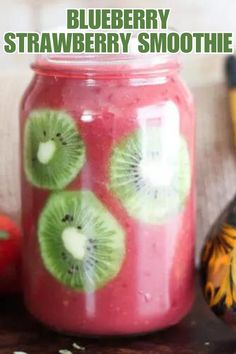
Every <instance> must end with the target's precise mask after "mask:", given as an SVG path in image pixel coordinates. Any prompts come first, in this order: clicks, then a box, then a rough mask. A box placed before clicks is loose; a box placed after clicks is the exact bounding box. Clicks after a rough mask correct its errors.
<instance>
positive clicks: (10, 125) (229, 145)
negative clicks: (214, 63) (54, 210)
mask: <svg viewBox="0 0 236 354" xmlns="http://www.w3.org/2000/svg"><path fill="white" fill-rule="evenodd" d="M30 75H31V74H30V71H29V72H28V73H26V74H22V75H20V74H17V75H14V76H13V75H1V76H0V153H1V155H0V156H1V169H0V210H1V211H5V212H6V213H8V214H10V215H11V216H13V217H14V218H16V219H17V220H18V216H19V212H20V186H19V179H20V175H19V138H18V136H19V134H18V130H19V124H18V109H19V102H20V99H21V96H22V94H23V92H24V90H25V88H26V86H27V84H28V82H29V80H30V77H31V76H30ZM192 91H193V94H194V97H195V102H196V122H197V139H196V147H197V178H196V180H197V216H198V218H197V259H198V257H199V252H200V249H201V246H202V243H203V240H204V238H205V235H206V234H207V232H208V230H209V227H210V225H211V224H212V223H213V222H214V221H215V219H216V218H217V216H218V215H219V213H220V212H221V211H222V209H223V208H224V207H225V205H226V204H227V203H228V201H229V200H230V199H231V198H232V197H233V195H234V193H235V190H236V147H235V146H234V145H233V135H232V134H233V133H232V126H231V121H230V118H229V113H228V102H227V91H226V88H225V85H224V83H217V84H212V85H211V84H207V85H206V84H205V85H202V86H197V87H196V86H195V87H192Z"/></svg>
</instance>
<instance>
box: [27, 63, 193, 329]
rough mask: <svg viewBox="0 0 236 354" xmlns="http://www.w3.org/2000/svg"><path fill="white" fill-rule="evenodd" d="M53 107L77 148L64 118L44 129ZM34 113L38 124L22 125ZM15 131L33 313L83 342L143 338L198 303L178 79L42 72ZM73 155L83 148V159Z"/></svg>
mask: <svg viewBox="0 0 236 354" xmlns="http://www.w3.org/2000/svg"><path fill="white" fill-rule="evenodd" d="M32 112H33V113H32ZM34 112H36V113H34ZM50 112H51V113H50ZM58 112H63V113H62V115H63V114H66V115H68V117H70V120H71V122H72V121H73V124H74V128H75V129H77V130H78V132H79V136H80V138H81V141H82V142H83V143H82V144H81V142H80V144H79V143H78V144H77V145H76V142H75V141H76V134H78V133H75V132H74V133H73V132H71V131H70V130H69V128H70V129H72V127H68V125H63V124H64V123H63V122H61V121H59V120H57V121H56V120H55V124H54V127H56V128H55V129H54V130H53V124H51V123H50V124H51V126H50V127H48V130H47V122H46V123H45V121H46V119H47V117H49V116H50V117H51V118H48V121H49V120H50V119H51V120H52V122H53V118H52V116H53V115H58V114H59V113H58ZM40 114H41V115H42V116H43V115H46V116H47V117H46V118H45V117H43V118H42V120H41V121H42V122H40V119H41V118H40ZM37 115H38V116H39V118H38V119H39V120H38V121H36V120H35V122H39V124H38V126H37V125H36V128H35V126H33V127H32V125H30V124H28V123H27V122H29V121H30V120H33V119H36V118H37V117H36V116H37ZM35 117H36V118H35ZM68 117H66V118H65V119H69V118H68ZM44 118H45V119H44ZM62 119H64V118H63V117H62ZM27 124H28V126H27ZM40 124H41V125H40ZM50 124H49V123H48V125H50ZM68 124H69V123H68ZM45 127H46V128H45ZM21 128H22V129H21V131H22V139H21V140H22V150H24V155H25V156H24V158H23V159H22V201H23V229H24V282H25V303H26V305H27V308H28V309H29V310H30V312H31V313H32V314H33V315H34V316H35V317H36V318H37V319H38V320H40V321H41V322H42V323H44V324H46V325H47V326H50V327H52V328H54V329H56V330H58V331H63V332H66V333H74V334H86V335H126V334H127V335H128V334H140V333H147V332H150V331H155V330H158V329H163V328H166V327H168V326H171V325H174V324H176V323H177V322H179V321H180V320H181V319H182V318H183V317H184V316H185V315H186V313H187V312H188V311H189V309H190V307H191V304H192V301H193V289H194V285H193V271H194V230H195V209H194V119H193V107H192V101H191V97H190V96H189V93H188V91H187V90H186V88H185V87H184V85H183V84H182V83H181V82H180V80H179V78H177V77H175V76H172V75H170V76H169V77H166V78H165V80H160V78H157V79H147V81H146V82H144V80H141V81H140V82H139V81H137V83H136V84H135V78H132V77H130V78H122V77H120V78H112V77H110V78H109V77H106V76H104V77H100V78H99V79H91V78H90V79H80V78H78V77H76V76H74V75H65V76H63V75H57V74H55V73H54V72H53V70H52V71H51V72H50V71H48V72H47V73H46V74H42V73H37V74H36V76H35V77H34V79H33V81H32V83H31V85H30V87H29V88H28V90H27V92H26V94H25V97H24V100H23V103H22V109H21ZM59 128H60V129H61V130H60V131H59V130H58V131H57V129H59ZM74 128H73V129H74ZM35 129H38V130H37V131H36V130H35ZM41 130H42V131H41ZM26 131H27V133H26ZM32 131H33V133H30V132H32ZM49 131H50V134H49V133H48V132H49ZM52 132H53V134H52ZM64 132H65V133H64ZM27 134H29V135H30V134H31V137H30V138H29V137H28V135H27ZM63 134H64V136H63ZM49 135H50V136H49ZM61 135H62V137H61ZM38 136H39V137H38ZM180 137H181V138H180ZM57 138H58V139H59V140H58V141H57V140H55V139H57ZM72 138H73V139H75V141H74V143H73V144H74V145H73V144H72V142H71V140H70V139H72ZM25 139H29V141H30V142H29V141H28V142H25ZM30 139H31V140H30ZM63 139H64V140H63ZM180 141H181V142H180ZM59 144H61V145H60V149H59V148H58V151H56V149H57V147H58V146H59ZM34 145H36V146H34ZM64 147H65V148H67V149H69V148H70V149H71V150H68V151H69V154H68V155H66V152H64V150H63V149H64ZM73 148H74V149H75V148H77V149H83V152H82V153H81V151H80V153H79V154H80V159H78V158H77V157H76V156H78V154H77V155H76V154H74V155H73ZM28 150H30V152H29V151H28ZM32 151H35V152H34V153H35V154H36V155H35V156H34V155H33V153H32ZM55 151H56V152H55ZM168 151H170V152H168ZM63 153H64V155H63ZM60 154H61V155H60ZM160 155H161V156H162V157H160ZM58 156H59V157H58ZM62 156H64V160H62V159H61V163H60V158H61V157H62ZM140 156H141V157H140ZM72 158H74V160H73V161H72ZM27 159H32V163H29V161H28V160H27ZM57 159H59V160H58V161H59V162H58V161H57ZM36 160H37V161H36ZM66 160H68V164H70V165H71V166H72V165H73V166H72V167H71V166H69V167H71V172H70V174H71V180H69V178H68V179H67V177H66V172H67V170H66V166H64V163H66ZM27 161H28V162H27ZM35 161H36V162H35ZM25 164H26V165H27V164H28V166H25ZM75 165H76V166H77V167H76V168H74V166H75ZM40 166H42V169H41V170H40ZM173 166H174V167H173ZM53 168H55V169H56V170H54V172H55V171H56V172H55V173H52V174H51V175H50V178H51V180H50V183H49V173H51V169H53ZM43 169H44V170H43ZM41 171H43V172H42V173H41ZM76 171H77V173H76ZM173 171H174V172H173ZM173 174H176V175H175V176H173ZM62 177H63V178H62ZM66 179H67V181H68V182H69V183H66V182H65V180H66ZM53 183H54V184H55V186H56V187H55V188H54V189H55V190H53V187H51V186H52V185H53ZM40 185H41V186H42V188H41V187H40ZM58 190H63V191H58ZM60 198H62V199H63V203H62V202H61V199H60ZM48 200H49V202H48ZM80 204H81V205H82V207H81V205H80ZM53 208H54V209H53ZM57 208H58V210H57ZM67 208H68V209H70V210H72V209H73V210H74V211H73V213H72V214H73V215H71V214H70V213H68V212H67ZM62 210H65V213H64V214H63V218H61V215H62V214H60V213H61V211H62ZM77 211H78V212H77ZM59 214H60V216H59V221H60V223H61V224H60V225H59V221H58V220H57V217H58V215H59ZM74 219H76V222H75V221H74ZM94 223H97V224H96V225H94ZM65 224H66V227H65V226H64V225H65ZM103 233H104V235H105V236H104V237H103V235H102V234H103ZM56 242H58V244H57V243H56ZM89 242H91V245H92V248H91V247H89V246H88V243H89ZM99 242H100V243H99ZM59 243H60V244H59ZM63 247H64V250H63V251H61V250H62V248H63ZM57 249H58V250H59V251H58V254H57ZM88 254H89V256H88ZM60 257H61V258H60ZM86 257H87V258H86ZM89 257H90V258H89ZM99 257H100V258H99ZM68 259H69V260H68ZM63 262H64V263H63ZM73 262H74V263H73Z"/></svg>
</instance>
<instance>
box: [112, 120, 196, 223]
mask: <svg viewBox="0 0 236 354" xmlns="http://www.w3.org/2000/svg"><path fill="white" fill-rule="evenodd" d="M109 174H110V189H111V190H112V191H113V193H114V194H115V195H116V196H117V197H118V198H119V199H120V201H121V202H122V203H123V205H124V207H125V208H126V210H127V212H128V213H129V215H130V216H132V217H133V218H136V219H139V220H140V221H143V222H147V223H151V224H161V223H164V222H165V221H166V220H167V219H168V218H170V217H171V216H172V215H173V214H175V213H177V212H178V211H179V210H180V209H181V208H182V206H183V205H184V203H185V200H186V198H187V196H188V194H189V190H190V184H191V168H190V159H189V154H188V147H187V143H186V141H185V140H184V138H183V137H182V136H180V135H174V134H173V133H170V134H169V136H168V134H167V132H166V129H164V128H161V127H150V128H146V129H145V130H142V129H138V130H136V131H135V132H133V133H132V134H130V135H128V136H126V137H124V138H123V139H122V140H121V141H120V142H118V143H117V144H116V145H115V146H114V147H113V150H112V155H111V160H110V167H109Z"/></svg>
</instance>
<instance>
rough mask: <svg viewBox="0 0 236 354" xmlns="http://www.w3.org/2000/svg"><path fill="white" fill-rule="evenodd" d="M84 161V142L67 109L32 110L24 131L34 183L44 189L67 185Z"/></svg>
mask: <svg viewBox="0 0 236 354" xmlns="http://www.w3.org/2000/svg"><path fill="white" fill-rule="evenodd" d="M84 162H85V146H84V143H83V141H82V138H81V136H80V134H79V132H78V129H77V127H76V126H75V123H74V121H73V119H72V118H71V117H70V116H69V115H68V114H67V113H65V112H63V111H55V110H48V109H42V110H35V111H33V112H31V113H30V115H29V117H28V118H27V120H26V125H25V133H24V167H25V174H26V177H27V179H28V181H29V182H30V183H32V184H33V185H34V186H36V187H39V188H43V189H49V190H58V189H63V188H64V187H65V186H66V185H68V184H69V183H70V182H72V180H73V179H74V178H75V177H76V175H77V174H78V173H79V172H80V170H81V168H82V166H83V164H84Z"/></svg>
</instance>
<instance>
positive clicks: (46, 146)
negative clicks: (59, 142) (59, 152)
mask: <svg viewBox="0 0 236 354" xmlns="http://www.w3.org/2000/svg"><path fill="white" fill-rule="evenodd" d="M55 152H56V144H55V142H54V141H52V140H49V141H47V142H45V143H40V144H39V147H38V153H37V158H38V160H39V162H40V163H42V164H43V165H47V164H48V163H49V161H51V159H52V158H53V156H54V154H55Z"/></svg>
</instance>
